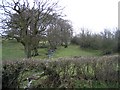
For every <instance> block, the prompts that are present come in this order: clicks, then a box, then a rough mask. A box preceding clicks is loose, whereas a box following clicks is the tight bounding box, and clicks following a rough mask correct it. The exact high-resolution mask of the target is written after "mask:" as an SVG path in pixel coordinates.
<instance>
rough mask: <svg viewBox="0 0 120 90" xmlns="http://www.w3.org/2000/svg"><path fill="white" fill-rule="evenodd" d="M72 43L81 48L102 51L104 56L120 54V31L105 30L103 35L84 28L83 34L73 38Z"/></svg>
mask: <svg viewBox="0 0 120 90" xmlns="http://www.w3.org/2000/svg"><path fill="white" fill-rule="evenodd" d="M71 43H73V44H77V45H79V46H80V47H81V48H90V49H95V50H102V54H112V53H118V52H120V30H118V29H116V30H115V31H113V32H111V31H110V30H108V29H104V31H103V32H101V33H98V34H93V33H92V32H90V31H89V30H85V29H84V28H82V29H81V32H80V33H79V34H78V35H75V36H74V37H73V38H72V40H71Z"/></svg>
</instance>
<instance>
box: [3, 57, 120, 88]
mask: <svg viewBox="0 0 120 90" xmlns="http://www.w3.org/2000/svg"><path fill="white" fill-rule="evenodd" d="M118 72H119V69H118V55H114V56H104V57H73V58H60V59H57V60H55V61H50V60H20V61H4V62H3V75H2V77H3V78H2V84H3V88H14V89H18V88H24V87H25V86H26V87H27V86H28V84H30V83H29V82H30V81H33V82H32V84H31V85H30V86H29V87H28V88H93V87H96V88H97V87H99V85H101V87H104V86H105V87H107V88H109V87H114V88H117V87H118V76H119V75H118ZM97 82H99V83H97ZM95 83H97V84H95ZM98 84H99V85H98ZM110 84H112V85H113V86H110Z"/></svg>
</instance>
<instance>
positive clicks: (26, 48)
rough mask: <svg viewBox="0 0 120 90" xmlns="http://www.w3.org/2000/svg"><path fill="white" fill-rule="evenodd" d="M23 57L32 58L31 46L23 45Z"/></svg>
mask: <svg viewBox="0 0 120 90" xmlns="http://www.w3.org/2000/svg"><path fill="white" fill-rule="evenodd" d="M25 55H26V57H27V58H31V56H32V55H31V46H30V45H28V44H26V45H25Z"/></svg>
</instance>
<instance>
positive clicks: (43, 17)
mask: <svg viewBox="0 0 120 90" xmlns="http://www.w3.org/2000/svg"><path fill="white" fill-rule="evenodd" d="M0 7H1V8H2V10H3V11H4V17H6V18H5V19H3V20H2V24H3V29H5V33H7V35H8V36H9V37H12V38H15V39H17V41H18V42H20V43H22V45H23V46H24V48H25V54H26V56H27V58H30V57H31V56H32V53H33V54H34V56H35V55H38V51H37V47H38V44H39V41H40V38H41V37H42V34H43V33H42V32H44V31H45V30H46V29H47V28H48V26H49V25H50V23H51V20H52V19H53V17H54V16H55V15H58V16H60V14H61V10H62V9H61V8H60V7H59V6H58V2H55V3H54V2H52V0H39V1H37V0H34V1H33V3H29V1H28V0H17V1H15V0H12V1H11V2H9V0H8V1H7V0H2V5H0Z"/></svg>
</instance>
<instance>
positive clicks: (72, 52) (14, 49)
mask: <svg viewBox="0 0 120 90" xmlns="http://www.w3.org/2000/svg"><path fill="white" fill-rule="evenodd" d="M38 52H39V54H40V55H39V56H36V57H34V58H36V59H40V58H41V59H45V58H48V57H47V55H46V53H47V48H40V49H39V50H38ZM100 53H101V52H100V51H97V50H90V49H89V50H83V49H81V48H80V47H79V46H77V45H70V46H68V48H64V47H59V48H58V49H57V50H56V52H55V53H54V54H53V58H59V57H72V56H99V55H100ZM18 58H19V59H20V58H25V54H24V47H23V46H22V45H21V44H20V43H17V41H15V40H14V41H13V40H8V41H4V42H2V60H8V59H9V60H10V59H18Z"/></svg>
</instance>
